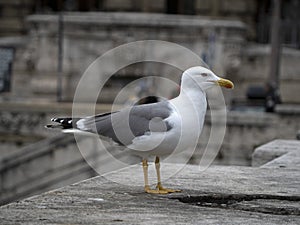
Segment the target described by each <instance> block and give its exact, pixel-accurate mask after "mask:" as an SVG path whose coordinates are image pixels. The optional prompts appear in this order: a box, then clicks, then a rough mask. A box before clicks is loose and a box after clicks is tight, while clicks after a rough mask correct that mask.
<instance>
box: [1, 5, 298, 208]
mask: <svg viewBox="0 0 300 225" xmlns="http://www.w3.org/2000/svg"><path fill="white" fill-rule="evenodd" d="M299 12H300V1H299V0H284V1H283V0H152V1H146V0H1V1H0V108H1V111H0V142H1V145H0V204H5V203H8V202H10V201H14V200H17V199H20V198H23V197H25V196H29V195H33V194H37V193H41V192H43V191H46V190H50V189H53V188H57V187H61V186H63V185H66V184H71V183H74V182H77V181H80V180H82V179H86V178H89V177H93V176H95V175H96V173H95V172H94V170H93V169H91V167H90V166H89V165H88V164H87V163H86V162H85V160H84V159H83V158H82V156H81V154H80V152H79V151H78V148H77V145H76V142H75V140H74V137H73V136H72V135H66V134H61V133H59V132H53V131H49V130H46V129H44V125H45V124H47V123H48V122H49V120H50V118H51V117H54V116H70V115H71V113H72V100H73V96H74V92H75V89H76V86H77V83H78V81H79V79H80V78H81V76H82V74H83V73H84V71H85V70H86V69H87V67H88V66H89V65H90V64H91V63H92V62H93V61H94V60H95V59H96V58H97V57H99V56H100V55H102V54H104V53H105V52H106V51H108V50H110V49H112V48H114V47H117V46H119V45H121V44H125V43H129V42H132V41H137V40H147V39H151V40H163V41H170V42H174V43H177V44H180V45H182V46H184V47H186V48H189V49H190V50H192V51H193V52H195V53H196V54H197V55H199V56H200V57H201V58H202V59H203V61H204V62H205V63H206V64H207V65H208V66H209V67H210V68H211V69H212V70H213V71H214V72H215V73H216V74H219V75H222V76H223V77H226V78H228V79H230V80H232V81H233V82H234V83H235V89H234V90H233V91H224V95H225V100H226V103H227V105H228V119H227V133H226V135H225V139H224V142H223V145H222V148H221V150H220V152H219V154H218V156H217V158H216V159H215V162H214V163H215V164H221V165H241V166H251V155H252V152H253V150H254V149H255V148H256V147H257V146H260V145H262V144H264V143H266V142H268V141H271V140H273V139H296V138H297V134H298V138H300V137H299V136H300V133H299V129H300V63H299V62H300V14H299ZM181 73H182V71H179V70H178V69H176V68H172V67H171V66H168V65H163V64H160V63H150V62H148V63H137V64H133V65H130V66H128V67H126V68H124V69H122V70H120V71H118V72H117V73H116V74H115V75H114V76H113V77H112V78H111V79H110V80H109V81H108V82H106V84H105V86H104V89H103V90H102V92H101V95H100V96H99V99H98V104H97V106H96V111H97V112H98V113H100V112H105V111H110V109H111V103H112V102H113V101H114V98H115V96H116V95H117V94H118V92H119V91H120V90H121V89H122V87H124V86H125V85H127V84H129V83H130V82H132V81H134V80H136V79H138V78H142V77H147V76H161V77H166V78H168V79H171V80H173V81H175V82H176V83H178V84H179V81H180V75H181ZM157 86H158V84H157V83H155V81H153V82H151V80H150V81H149V82H140V84H139V86H138V87H137V88H136V89H135V90H133V93H134V94H133V95H132V96H130V98H128V101H129V102H130V101H132V102H135V101H137V100H139V99H140V98H141V96H144V95H153V94H155V90H156V88H157ZM177 94H178V89H176V88H175V89H173V90H168V91H167V92H166V93H165V97H166V98H170V97H172V96H176V95H177ZM141 102H144V100H143V101H141ZM119 103H120V104H128V102H125V101H124V102H119ZM85 104H88V99H85V100H83V102H82V107H85ZM209 134H210V118H209V113H208V116H207V120H206V122H205V127H204V130H203V133H202V136H201V138H200V140H199V144H198V149H199V150H198V151H196V152H195V153H194V155H193V157H192V158H191V159H190V161H189V162H190V163H192V164H197V163H199V160H200V158H201V155H202V151H203V149H204V147H205V145H206V143H207V139H208V137H209ZM82 141H83V142H84V141H87V140H86V138H82ZM86 146H87V148H91V155H90V157H91V158H97V157H96V156H97V146H95V145H89V144H87V145H86ZM111 151H114V149H112V150H111ZM104 161H105V160H104Z"/></svg>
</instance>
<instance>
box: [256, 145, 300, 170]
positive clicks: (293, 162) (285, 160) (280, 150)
mask: <svg viewBox="0 0 300 225" xmlns="http://www.w3.org/2000/svg"><path fill="white" fill-rule="evenodd" d="M273 159H274V160H273ZM299 162H300V141H296V140H274V141H272V142H269V143H267V144H265V145H262V146H260V147H258V148H256V149H255V151H254V153H253V155H252V166H262V165H264V164H265V165H264V167H270V166H272V167H274V166H275V167H276V166H277V167H299V165H300V163H299Z"/></svg>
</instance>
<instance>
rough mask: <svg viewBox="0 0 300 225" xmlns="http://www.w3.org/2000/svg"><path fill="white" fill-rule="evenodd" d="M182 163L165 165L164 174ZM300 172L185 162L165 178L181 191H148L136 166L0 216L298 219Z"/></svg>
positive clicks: (36, 219)
mask: <svg viewBox="0 0 300 225" xmlns="http://www.w3.org/2000/svg"><path fill="white" fill-rule="evenodd" d="M180 166H182V165H180V164H162V175H163V176H164V175H165V176H166V174H168V173H172V172H173V171H176V170H177V169H178V167H180ZM151 168H152V169H153V165H151ZM153 172H154V171H151V174H152V175H153ZM299 172H300V168H299V167H295V168H269V167H265V168H262V167H231V166H228V167H225V166H212V167H210V168H208V169H207V170H205V171H204V172H200V171H199V167H198V166H195V165H186V166H185V167H184V169H183V170H181V171H180V172H179V173H177V174H176V175H175V176H173V177H172V178H171V179H169V180H167V181H165V182H164V183H165V185H166V186H168V187H173V188H182V189H183V192H182V193H178V194H171V195H149V194H145V193H144V192H143V187H142V183H143V177H142V169H141V166H140V165H136V166H133V167H130V168H127V169H124V170H121V171H118V172H113V173H111V174H109V175H107V178H109V179H111V180H114V182H112V181H109V180H107V179H106V178H104V177H101V176H99V177H95V178H92V179H89V180H85V181H83V182H80V183H77V184H74V185H70V186H67V187H64V188H61V189H57V190H54V191H50V192H48V193H45V194H42V195H39V196H34V197H31V198H28V199H26V200H23V201H20V202H16V203H12V204H9V205H6V206H2V207H1V210H0V218H1V221H2V223H4V224H8V225H9V224H18V223H26V224H41V223H43V224H50V223H51V224H116V223H118V224H299V223H300V211H299V208H300V190H299V182H300V179H299V176H298V175H299ZM125 182H129V183H131V184H132V185H131V186H126V185H122V183H125Z"/></svg>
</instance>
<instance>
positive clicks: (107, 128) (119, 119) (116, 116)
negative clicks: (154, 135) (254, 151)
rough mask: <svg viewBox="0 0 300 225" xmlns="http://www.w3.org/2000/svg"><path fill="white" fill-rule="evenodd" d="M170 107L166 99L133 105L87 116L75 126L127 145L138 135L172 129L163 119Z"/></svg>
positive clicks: (167, 114)
mask: <svg viewBox="0 0 300 225" xmlns="http://www.w3.org/2000/svg"><path fill="white" fill-rule="evenodd" d="M171 112H172V109H171V107H170V106H169V103H168V102H167V101H164V102H159V103H153V104H145V105H138V106H133V107H131V108H128V109H124V110H121V111H118V112H112V113H105V114H100V115H96V116H93V117H87V118H83V119H81V120H79V121H78V122H77V128H78V129H80V130H84V131H89V132H93V133H98V134H99V135H102V136H105V137H109V138H111V139H112V140H114V141H115V142H117V143H119V144H121V145H129V144H131V143H132V140H133V139H134V138H136V137H138V136H142V135H145V134H146V133H147V132H149V131H150V130H151V131H152V132H166V131H168V130H170V129H172V127H171V125H170V124H169V123H168V122H167V121H165V119H166V118H168V117H169V115H170V114H171Z"/></svg>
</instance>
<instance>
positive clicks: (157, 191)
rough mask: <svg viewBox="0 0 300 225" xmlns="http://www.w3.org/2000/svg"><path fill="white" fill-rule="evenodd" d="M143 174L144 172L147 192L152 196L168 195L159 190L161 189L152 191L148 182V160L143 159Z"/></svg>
mask: <svg viewBox="0 0 300 225" xmlns="http://www.w3.org/2000/svg"><path fill="white" fill-rule="evenodd" d="M142 163H143V172H144V183H145V187H144V189H145V192H147V193H150V194H167V193H168V192H167V191H163V190H159V189H155V190H153V189H151V188H150V186H149V182H148V162H147V160H146V159H143V161H142Z"/></svg>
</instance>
